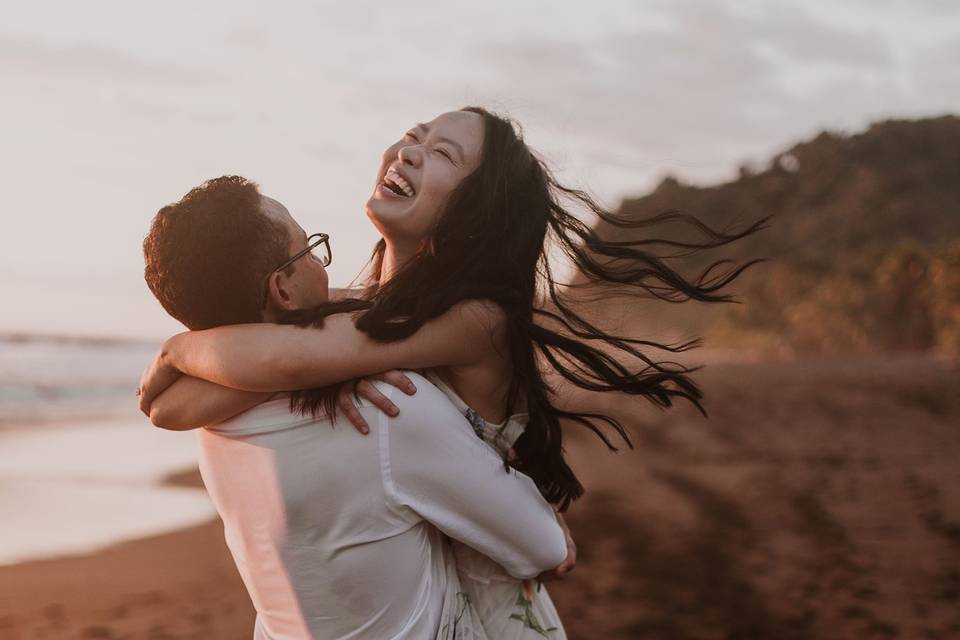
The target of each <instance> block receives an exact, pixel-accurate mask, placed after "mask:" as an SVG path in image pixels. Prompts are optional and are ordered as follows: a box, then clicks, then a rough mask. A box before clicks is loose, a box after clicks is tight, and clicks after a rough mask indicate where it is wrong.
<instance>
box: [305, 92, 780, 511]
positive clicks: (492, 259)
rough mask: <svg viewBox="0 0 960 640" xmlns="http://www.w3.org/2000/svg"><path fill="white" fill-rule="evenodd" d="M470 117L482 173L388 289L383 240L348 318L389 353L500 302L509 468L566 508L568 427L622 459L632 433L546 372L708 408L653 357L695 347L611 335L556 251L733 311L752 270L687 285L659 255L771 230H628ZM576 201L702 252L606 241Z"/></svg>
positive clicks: (722, 272)
mask: <svg viewBox="0 0 960 640" xmlns="http://www.w3.org/2000/svg"><path fill="white" fill-rule="evenodd" d="M464 110H465V111H469V112H472V113H476V114H478V115H480V116H481V117H482V118H483V123H484V140H483V148H482V155H481V158H480V163H479V166H478V167H477V168H476V169H475V170H474V171H473V172H472V173H471V174H470V175H469V176H467V177H466V178H465V179H464V180H463V181H462V182H461V184H460V185H459V186H458V187H457V189H456V190H455V191H454V192H453V194H452V195H451V197H450V199H449V201H448V202H447V204H446V206H445V210H444V211H443V213H442V215H441V216H440V217H439V218H438V222H437V223H436V226H435V227H434V229H433V230H432V231H431V233H430V234H429V236H428V237H427V238H426V239H425V240H424V242H423V243H422V246H421V247H420V250H419V252H418V253H417V254H416V256H415V257H414V258H413V259H411V260H410V261H408V262H407V263H406V264H405V265H403V266H402V267H401V268H400V269H399V270H398V271H397V273H395V274H394V275H393V277H392V278H391V279H390V280H389V281H388V282H386V283H384V284H383V285H382V286H379V283H378V282H377V279H378V277H379V272H380V266H381V264H382V261H383V253H384V248H385V244H384V242H383V241H382V240H381V241H380V242H379V243H378V245H377V247H376V248H375V250H374V253H373V257H372V259H371V265H372V270H371V279H370V281H369V282H368V284H369V285H370V286H368V288H367V294H366V295H365V298H366V303H359V302H354V303H349V307H350V308H351V309H353V310H357V309H361V311H359V312H358V315H357V318H356V326H357V327H358V328H359V329H361V330H362V331H364V332H365V333H367V334H368V335H369V336H370V337H371V338H373V339H375V340H378V341H384V342H389V341H395V340H401V339H403V338H406V337H408V336H410V335H412V334H413V333H415V332H416V331H418V330H419V329H420V328H421V327H422V326H423V325H424V323H426V322H427V321H429V320H430V319H432V318H435V317H437V316H439V315H441V314H443V313H444V312H446V311H447V310H448V309H450V308H451V307H452V306H453V305H455V304H456V303H458V302H461V301H464V300H472V299H476V300H490V301H493V302H495V303H496V304H498V305H499V306H500V307H502V308H503V310H504V311H505V312H506V313H505V315H506V323H507V327H506V334H507V342H508V344H509V349H510V353H509V357H510V360H511V362H512V372H513V378H512V380H511V381H510V386H509V392H508V395H507V402H506V407H505V410H506V414H507V415H509V414H511V413H514V412H517V411H520V410H523V411H526V412H528V413H529V423H528V426H527V428H526V431H525V432H524V434H523V435H522V436H521V437H520V438H519V439H518V440H517V442H516V444H515V446H514V451H515V454H516V457H515V459H514V460H511V463H510V464H511V465H512V466H514V467H516V468H517V469H518V470H520V471H523V472H524V473H526V474H527V475H529V476H530V477H531V478H532V479H533V480H534V481H535V482H536V483H537V486H538V487H539V489H540V491H541V493H542V494H543V495H544V497H545V498H546V499H547V500H548V501H550V502H552V503H554V504H556V505H558V506H559V507H560V508H561V509H565V508H566V507H567V506H568V505H569V503H570V501H571V500H574V499H576V498H578V497H580V496H581V495H582V493H583V486H582V485H581V484H580V482H579V481H578V480H577V477H576V475H575V474H574V472H573V470H572V469H571V468H570V467H569V466H568V465H567V463H566V461H565V460H564V456H563V432H562V430H561V420H570V421H573V422H576V423H579V424H582V425H584V426H586V427H587V428H589V429H590V430H592V431H593V432H594V433H596V434H597V435H598V436H600V438H601V439H602V440H603V441H604V443H606V445H607V446H608V447H610V448H611V449H612V448H614V445H613V443H612V442H611V441H610V439H609V438H608V437H607V436H606V434H605V433H604V432H603V430H602V429H601V428H600V426H602V425H603V424H604V423H605V424H606V425H609V426H610V427H612V428H613V429H614V430H615V432H616V433H617V434H618V435H619V436H620V437H621V438H622V439H623V440H624V441H625V442H626V443H627V444H628V445H630V439H629V436H628V434H627V432H626V430H625V429H624V427H623V425H622V424H621V423H620V422H619V421H618V420H616V419H615V418H613V417H611V416H608V415H603V414H599V413H582V412H577V411H571V410H564V409H561V408H559V407H558V406H557V404H555V398H554V395H553V391H552V390H551V389H550V387H549V386H548V384H547V383H546V381H545V378H544V375H545V370H546V369H551V370H553V371H554V372H556V373H557V374H559V375H560V376H562V377H563V378H564V379H565V380H567V381H568V382H569V383H571V384H573V385H575V386H577V387H579V388H581V389H586V390H590V391H598V392H609V391H615V392H621V393H627V394H631V395H635V396H641V397H644V398H646V399H647V400H649V401H650V402H652V403H654V404H655V405H658V406H661V407H669V406H671V405H672V404H673V402H674V400H675V399H678V398H679V399H683V400H687V401H689V402H691V403H693V404H694V405H696V406H697V407H698V408H699V409H700V410H701V411H703V408H702V406H701V403H700V400H701V397H702V394H701V391H700V389H699V388H698V387H697V385H696V384H695V383H694V381H693V380H692V379H691V378H690V373H691V372H692V371H693V370H692V369H690V368H687V367H684V366H682V365H679V364H676V363H669V362H658V361H657V360H656V359H655V358H654V357H652V355H651V354H650V353H649V352H650V351H651V350H663V351H667V352H679V351H685V350H687V349H690V348H692V347H694V346H696V344H697V342H696V341H689V342H685V343H682V344H672V345H665V344H658V343H656V342H653V341H648V340H642V339H639V338H637V337H631V336H620V335H612V334H609V333H605V332H604V331H603V330H601V329H600V328H599V327H597V326H595V325H594V324H593V323H591V322H590V321H589V320H588V319H587V318H585V317H584V316H583V315H581V313H578V312H577V311H576V310H574V308H573V307H572V306H571V305H570V304H569V302H568V301H566V300H565V299H564V296H563V295H562V292H561V287H562V285H560V284H558V283H557V281H556V280H555V278H554V275H553V271H552V270H551V264H550V258H549V252H550V248H551V245H552V246H555V247H557V248H558V249H559V250H560V251H562V252H563V253H564V254H565V255H566V256H567V257H568V258H569V259H570V260H571V261H572V262H573V264H574V265H575V266H576V267H577V268H578V269H579V270H580V271H581V272H582V273H583V274H584V275H585V276H586V277H588V278H589V279H590V280H592V281H595V282H598V283H607V284H612V285H616V286H617V287H620V288H621V289H623V290H624V291H627V292H632V293H635V294H637V295H641V294H642V295H648V296H654V297H656V298H659V299H662V300H667V301H671V302H680V301H684V300H700V301H704V302H726V301H730V300H731V298H730V296H729V295H728V294H726V293H724V292H723V289H724V288H725V287H726V285H728V284H729V283H730V282H732V281H733V280H734V279H735V278H736V277H737V276H738V275H739V274H740V273H742V271H743V270H744V269H746V268H747V267H748V266H750V264H752V263H753V262H749V263H746V264H743V265H739V266H734V265H729V264H728V261H718V262H715V263H714V264H712V265H710V267H709V268H707V269H706V270H704V271H703V272H702V273H700V274H699V275H698V276H696V277H693V278H688V277H686V276H684V275H682V274H681V273H679V272H678V271H676V270H674V269H673V268H672V267H671V266H669V265H668V264H667V261H665V260H664V259H663V257H658V256H657V255H656V254H654V253H653V252H652V250H651V249H652V247H655V246H657V245H661V246H666V247H672V248H681V249H683V251H684V252H685V253H687V254H689V253H695V252H699V251H702V250H706V249H711V248H715V247H719V246H721V245H724V244H727V243H730V242H733V241H734V240H737V239H739V238H742V237H744V236H746V235H749V234H751V233H753V232H755V231H757V230H758V229H760V228H761V227H762V224H763V222H764V221H760V222H757V223H755V224H753V225H750V226H749V227H748V228H746V229H744V230H743V231H740V232H737V233H732V234H725V233H720V232H717V231H714V230H712V229H710V228H708V227H707V226H706V225H704V224H702V223H700V222H699V221H698V220H697V219H696V218H694V217H692V216H689V215H686V214H683V213H679V212H667V213H664V214H661V215H659V216H655V217H653V218H648V219H644V220H639V221H637V220H628V219H625V218H623V217H620V216H617V215H615V214H613V213H610V212H608V211H606V210H604V209H603V208H602V207H601V206H599V205H598V204H597V203H596V202H595V201H594V200H593V199H592V198H591V197H590V196H589V195H588V194H586V193H584V192H582V191H579V190H576V189H570V188H567V187H565V186H563V185H561V184H560V183H559V182H557V180H556V179H555V178H554V177H553V176H552V175H551V173H550V171H549V170H548V169H547V167H546V166H545V164H544V163H543V161H541V160H540V159H539V158H538V157H537V156H536V155H535V154H534V153H533V152H532V151H531V150H530V148H529V147H528V146H527V145H526V143H525V142H524V141H523V138H522V135H521V133H520V130H519V127H518V126H517V125H515V124H514V123H513V122H512V121H510V120H508V119H506V118H503V117H501V116H498V115H495V114H493V113H490V112H488V111H487V110H485V109H482V108H478V107H468V108H466V109H464ZM566 202H570V203H572V204H575V205H578V206H580V207H583V208H585V209H586V210H587V211H589V212H592V213H593V214H595V215H596V216H598V217H599V218H600V219H601V220H603V221H605V222H606V223H608V224H610V225H613V226H614V227H618V228H623V229H638V228H653V227H655V226H657V225H658V224H661V223H681V224H683V225H686V226H689V227H690V228H692V229H693V230H695V231H697V232H698V235H699V237H700V238H701V239H700V240H695V241H689V240H687V241H684V242H681V241H670V240H658V239H653V238H647V239H643V240H636V241H616V242H611V241H606V240H603V239H601V238H600V237H599V236H598V235H597V233H596V232H595V231H594V230H593V229H591V228H590V227H589V226H588V225H587V224H585V223H584V222H582V221H581V220H580V219H578V218H577V217H576V216H575V215H573V214H572V213H571V212H570V211H569V210H568V208H567V207H566V206H565V203H566ZM754 262H755V261H754ZM343 309H344V307H341V309H340V310H341V311H342V310H343ZM317 315H318V314H316V313H314V314H311V313H309V312H305V313H303V312H302V313H299V314H294V315H293V316H291V317H290V318H289V319H288V321H290V322H297V323H308V322H311V321H313V320H316V319H318V318H317ZM319 315H329V313H328V312H323V313H320V314H319ZM631 359H639V361H640V362H642V363H643V366H642V367H641V368H640V369H639V370H634V369H631V368H630V367H628V366H627V365H625V364H624V362H625V361H628V360H631ZM335 390H336V389H335V388H327V389H326V390H325V391H323V390H321V392H320V393H309V392H302V393H300V394H297V395H296V396H295V397H294V406H295V407H296V408H299V409H300V410H302V411H313V412H314V413H317V412H319V411H320V410H321V408H322V409H326V410H327V411H328V412H330V411H331V410H332V409H333V403H334V399H335Z"/></svg>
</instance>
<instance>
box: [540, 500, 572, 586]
mask: <svg viewBox="0 0 960 640" xmlns="http://www.w3.org/2000/svg"><path fill="white" fill-rule="evenodd" d="M557 523H559V525H560V528H561V529H563V534H564V536H566V538H567V559H566V560H564V561H563V562H561V563H560V565H559V566H558V567H556V568H555V569H553V570H552V571H547V572H546V573H541V574H540V580H542V581H544V582H546V581H548V580H560V579H561V578H563V577H564V576H566V575H567V574H568V573H570V572H571V571H573V568H574V567H575V566H576V564H577V543H576V542H574V541H573V536H572V535H571V534H570V528H569V527H568V526H567V523H566V521H565V520H564V519H563V514H560V513H558V514H557Z"/></svg>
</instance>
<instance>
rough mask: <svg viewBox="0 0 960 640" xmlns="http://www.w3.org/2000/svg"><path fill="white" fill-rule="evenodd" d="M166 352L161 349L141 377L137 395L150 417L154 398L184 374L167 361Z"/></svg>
mask: <svg viewBox="0 0 960 640" xmlns="http://www.w3.org/2000/svg"><path fill="white" fill-rule="evenodd" d="M164 353H165V349H161V350H160V352H159V353H157V355H156V357H154V359H153V362H151V363H150V366H148V367H147V368H146V369H145V370H144V372H143V375H142V376H141V377H140V387H139V389H138V390H137V395H139V396H140V411H142V412H143V413H144V415H146V416H147V417H150V406H151V405H152V404H153V400H154V398H156V397H157V396H158V395H160V394H161V393H163V392H164V391H166V390H167V388H168V387H169V386H170V385H172V384H173V383H174V382H176V381H177V380H178V379H179V378H180V376H181V375H183V374H182V373H180V371H178V370H177V369H175V368H174V367H173V366H172V365H171V364H169V363H168V362H167V359H166V358H165V357H164Z"/></svg>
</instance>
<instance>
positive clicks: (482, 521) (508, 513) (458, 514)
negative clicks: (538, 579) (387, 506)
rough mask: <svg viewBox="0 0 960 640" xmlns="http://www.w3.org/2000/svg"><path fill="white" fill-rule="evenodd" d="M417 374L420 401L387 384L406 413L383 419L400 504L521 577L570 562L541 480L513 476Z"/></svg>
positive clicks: (389, 482)
mask: <svg viewBox="0 0 960 640" xmlns="http://www.w3.org/2000/svg"><path fill="white" fill-rule="evenodd" d="M409 375H410V377H411V379H413V380H414V382H415V384H416V385H417V388H418V390H419V391H418V393H417V396H416V397H415V398H410V397H406V396H404V395H403V394H402V393H397V392H396V390H395V389H393V388H391V387H387V386H386V385H380V386H381V390H382V392H383V393H384V394H387V395H388V396H392V397H391V399H392V400H393V401H394V402H395V403H396V404H397V406H398V407H399V408H400V416H399V417H397V418H388V417H387V416H380V424H379V429H378V430H377V431H378V434H377V437H379V438H380V451H381V453H380V455H381V456H385V458H383V457H382V458H381V462H382V464H381V468H382V469H383V474H384V478H383V480H384V488H385V489H386V492H387V495H388V498H389V499H390V500H391V502H392V503H393V505H392V506H394V507H408V508H410V509H412V510H413V511H415V512H416V513H417V514H419V515H420V516H421V517H422V518H424V519H425V520H427V521H429V522H431V523H432V524H434V525H435V526H436V527H437V528H438V529H440V530H441V531H443V532H444V533H445V534H447V535H448V536H450V537H451V538H454V539H456V540H459V541H461V542H463V543H464V544H467V545H469V546H471V547H473V548H474V549H476V550H477V551H479V552H481V553H483V554H484V555H486V556H487V557H489V558H491V559H492V560H494V561H495V562H497V563H498V564H500V565H501V566H502V567H503V568H504V569H505V570H506V571H507V573H509V574H510V575H512V576H514V577H516V578H520V579H526V578H533V577H535V576H537V575H539V574H541V573H543V572H544V571H548V570H550V569H553V568H555V567H557V566H558V565H560V564H561V563H563V561H564V560H565V559H566V557H567V542H566V536H565V534H564V532H563V530H562V529H561V527H560V525H559V524H558V523H557V518H556V515H555V514H554V511H553V508H552V507H551V506H550V505H549V504H547V502H546V501H545V500H544V499H543V497H542V496H541V495H540V492H539V491H538V490H537V487H536V485H535V484H534V483H533V481H532V480H531V479H530V478H528V477H527V476H525V475H523V474H521V473H518V472H517V471H515V470H513V469H510V470H509V471H507V470H505V468H504V464H503V460H502V459H500V457H499V456H497V454H496V453H495V452H494V451H493V449H491V448H490V447H489V446H487V445H486V444H485V443H484V442H483V441H482V440H480V438H478V437H477V436H476V434H475V433H474V432H473V429H472V427H471V426H470V424H469V423H468V422H467V420H466V418H464V416H462V415H460V413H459V412H458V411H457V409H456V407H454V406H453V404H451V403H450V401H449V400H448V399H447V397H446V396H445V395H443V393H442V392H441V391H440V390H439V389H437V388H436V387H434V386H433V385H432V384H430V383H429V382H427V380H426V379H425V378H423V377H421V376H417V375H415V374H409Z"/></svg>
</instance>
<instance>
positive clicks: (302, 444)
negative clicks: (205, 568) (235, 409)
mask: <svg viewBox="0 0 960 640" xmlns="http://www.w3.org/2000/svg"><path fill="white" fill-rule="evenodd" d="M288 407H289V400H288V399H287V398H286V397H283V398H278V399H275V400H272V401H270V402H267V403H264V404H263V405H260V406H259V407H256V408H254V409H252V410H250V411H248V412H247V413H245V414H243V415H242V416H239V417H237V418H235V419H233V420H231V421H228V422H226V423H223V424H221V425H218V426H217V427H215V428H212V429H205V430H203V432H202V435H201V456H200V460H201V463H200V468H201V472H202V474H203V479H204V482H205V484H206V485H207V489H208V490H209V492H210V495H211V497H212V499H213V501H214V503H215V504H216V506H217V509H218V511H220V514H221V517H222V518H223V520H224V525H225V534H226V539H227V544H228V546H229V547H230V550H231V552H232V553H233V555H234V558H235V560H236V561H237V567H238V569H239V570H240V573H241V575H242V577H243V580H244V583H245V584H246V586H247V589H248V591H249V592H250V597H251V599H252V600H253V602H254V606H255V607H256V609H257V611H258V613H259V615H258V623H257V624H258V631H259V633H260V636H261V637H265V638H288V637H293V638H297V637H319V638H341V637H344V638H346V637H358V638H360V637H363V638H374V637H375V638H389V637H393V636H394V635H398V634H400V633H402V634H405V635H409V636H410V637H414V638H419V637H430V636H431V635H434V634H435V629H436V626H437V623H438V620H439V613H440V609H441V606H442V597H443V592H444V588H445V583H446V579H445V574H444V567H443V564H442V563H443V558H442V549H441V548H440V545H441V544H442V541H441V537H440V534H439V532H437V530H436V529H435V528H434V527H432V526H431V525H430V524H429V523H427V522H425V521H423V520H421V519H416V518H409V517H402V516H400V515H398V514H397V513H395V512H393V511H392V510H391V509H390V508H389V506H388V504H389V503H388V500H387V497H386V496H385V494H384V486H383V482H382V479H381V466H380V465H381V457H380V455H379V443H378V438H377V436H378V434H377V431H376V426H374V427H373V431H372V433H371V436H370V437H364V436H362V435H360V434H358V433H357V432H356V431H355V430H354V429H353V427H352V426H351V425H349V424H348V423H346V422H341V421H338V422H337V424H336V426H335V427H331V425H330V422H329V421H327V420H325V419H321V420H316V421H315V420H308V419H303V418H301V417H300V416H295V415H291V414H290V412H289V408H288ZM360 410H361V412H363V413H364V417H365V418H366V419H367V420H368V422H369V423H370V424H371V425H376V423H377V421H376V419H375V415H373V414H374V411H375V409H374V408H373V407H369V406H364V407H361V408H360ZM305 627H306V628H305ZM351 633H353V634H354V635H353V636H351V635H350V634H351Z"/></svg>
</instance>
